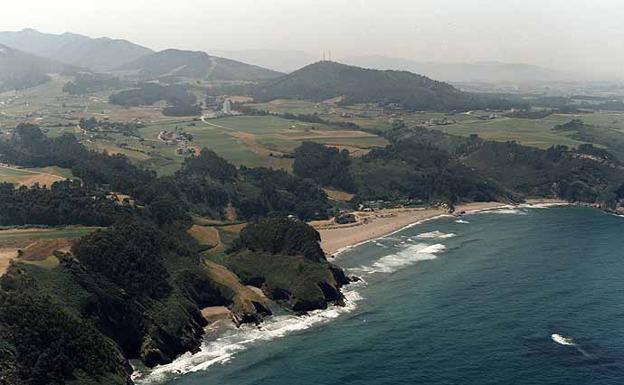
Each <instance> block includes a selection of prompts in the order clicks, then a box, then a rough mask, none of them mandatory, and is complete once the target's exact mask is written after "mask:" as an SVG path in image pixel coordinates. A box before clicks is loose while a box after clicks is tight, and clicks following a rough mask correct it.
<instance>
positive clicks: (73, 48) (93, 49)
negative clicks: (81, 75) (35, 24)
mask: <svg viewBox="0 0 624 385" xmlns="http://www.w3.org/2000/svg"><path fill="white" fill-rule="evenodd" d="M0 44H4V45H6V46H9V47H12V48H15V49H18V50H20V51H24V52H27V53H30V54H33V55H37V56H41V57H44V58H48V59H52V60H56V61H59V62H61V63H65V64H71V65H73V66H76V67H81V68H88V69H90V70H92V71H96V72H104V71H109V70H112V69H115V68H117V67H119V66H121V65H122V64H124V63H127V62H130V61H132V60H135V59H137V58H139V57H141V56H144V55H147V54H150V53H153V52H154V51H152V50H151V49H149V48H146V47H143V46H140V45H138V44H134V43H131V42H129V41H127V40H119V39H110V38H107V37H101V38H97V39H93V38H90V37H87V36H83V35H78V34H75V33H69V32H68V33H63V34H59V35H56V34H51V33H42V32H39V31H36V30H34V29H24V30H21V31H16V32H12V31H11V32H0Z"/></svg>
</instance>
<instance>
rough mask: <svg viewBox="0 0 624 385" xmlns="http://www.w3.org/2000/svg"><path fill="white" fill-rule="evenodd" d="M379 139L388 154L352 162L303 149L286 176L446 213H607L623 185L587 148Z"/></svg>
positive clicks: (609, 159)
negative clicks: (557, 201)
mask: <svg viewBox="0 0 624 385" xmlns="http://www.w3.org/2000/svg"><path fill="white" fill-rule="evenodd" d="M586 127H587V126H586V125H584V124H583V123H582V121H578V120H573V121H571V122H569V123H566V124H564V125H562V126H560V127H558V128H557V129H561V130H572V131H576V132H582V131H583V130H585V129H586ZM385 135H386V137H387V139H388V140H389V141H390V143H391V144H390V145H389V146H387V147H386V148H375V149H373V150H372V151H370V152H369V153H368V154H367V155H364V156H362V157H359V158H349V156H348V154H347V153H342V152H338V151H337V150H335V149H333V150H332V149H328V148H325V147H323V146H321V145H318V144H312V143H304V144H303V145H302V146H301V147H299V148H298V149H297V150H295V163H294V167H293V170H294V172H295V174H297V175H299V176H302V177H307V178H312V179H314V180H315V181H316V182H317V183H319V184H321V185H324V186H333V187H337V188H342V189H343V190H345V191H349V192H354V193H355V194H356V198H355V200H356V201H368V200H386V201H397V200H404V199H410V200H422V201H429V202H432V201H443V202H447V203H449V204H451V205H453V204H455V203H457V202H460V201H488V200H509V201H515V200H519V199H522V198H523V197H530V196H540V197H544V196H547V197H558V198H563V199H569V200H575V201H583V202H601V203H604V204H607V205H614V204H615V203H616V201H617V199H619V198H617V197H616V196H617V194H616V193H615V192H614V191H615V190H617V189H618V188H619V187H620V186H621V185H622V183H624V177H623V176H622V175H621V172H620V171H619V170H620V169H621V168H622V165H621V164H620V163H619V161H618V160H617V158H616V157H615V156H613V155H612V154H611V153H609V152H608V151H606V150H604V149H600V148H596V147H594V146H592V145H589V144H585V145H580V146H579V147H578V148H576V149H574V148H568V147H566V146H553V147H551V148H549V149H547V150H542V149H538V148H534V147H528V146H522V145H519V144H517V143H515V142H495V141H487V140H483V139H481V138H479V137H478V136H476V135H473V136H470V137H468V138H462V137H456V136H453V135H448V134H445V133H442V132H439V131H430V130H426V129H408V128H406V127H405V126H404V125H400V124H398V125H396V126H395V127H394V128H393V129H391V130H389V131H388V132H386V133H385ZM509 170H513V172H510V171H509Z"/></svg>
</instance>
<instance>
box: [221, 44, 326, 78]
mask: <svg viewBox="0 0 624 385" xmlns="http://www.w3.org/2000/svg"><path fill="white" fill-rule="evenodd" d="M210 52H211V53H213V54H214V55H217V56H221V57H224V58H228V59H233V60H238V61H242V62H244V63H253V64H255V65H259V66H261V67H264V68H269V69H272V70H274V71H278V72H284V73H290V72H293V71H296V70H298V69H299V68H302V67H305V66H306V65H308V64H312V63H314V62H315V61H317V60H318V59H319V58H318V56H313V55H310V54H308V53H306V52H303V51H296V50H275V49H249V50H211V51H210Z"/></svg>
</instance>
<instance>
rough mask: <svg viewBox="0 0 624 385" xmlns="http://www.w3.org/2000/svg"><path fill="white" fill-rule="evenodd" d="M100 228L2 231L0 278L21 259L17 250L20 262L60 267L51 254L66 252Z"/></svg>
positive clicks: (0, 235)
mask: <svg viewBox="0 0 624 385" xmlns="http://www.w3.org/2000/svg"><path fill="white" fill-rule="evenodd" d="M97 229H98V228H97V227H67V228H53V229H7V230H0V275H2V274H4V272H5V271H6V269H7V268H8V266H9V263H10V261H11V260H13V259H18V255H19V253H18V250H22V251H23V253H22V256H20V257H19V260H20V261H22V262H25V263H32V264H36V265H39V266H42V267H54V266H56V265H57V264H58V260H57V259H56V257H54V256H52V255H51V254H52V253H53V252H54V251H55V250H59V249H62V250H66V249H67V248H68V247H69V246H70V244H71V240H72V239H74V238H80V237H82V236H84V235H87V234H89V233H91V232H93V231H95V230H97Z"/></svg>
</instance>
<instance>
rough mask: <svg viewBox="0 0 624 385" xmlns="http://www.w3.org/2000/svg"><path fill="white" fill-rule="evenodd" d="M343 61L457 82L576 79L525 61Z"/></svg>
mask: <svg viewBox="0 0 624 385" xmlns="http://www.w3.org/2000/svg"><path fill="white" fill-rule="evenodd" d="M344 62H345V63H348V64H351V65H356V66H360V67H365V68H374V69H381V70H388V69H390V70H400V71H410V72H415V73H419V74H423V75H426V76H429V77H431V78H433V79H437V80H441V81H445V82H454V83H531V82H548V81H565V80H571V79H573V78H574V77H573V75H571V74H567V73H565V72H560V71H556V70H552V69H549V68H544V67H539V66H535V65H530V64H522V63H500V62H477V63H437V62H419V61H415V60H410V59H402V58H394V57H386V56H359V57H351V58H347V59H344Z"/></svg>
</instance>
